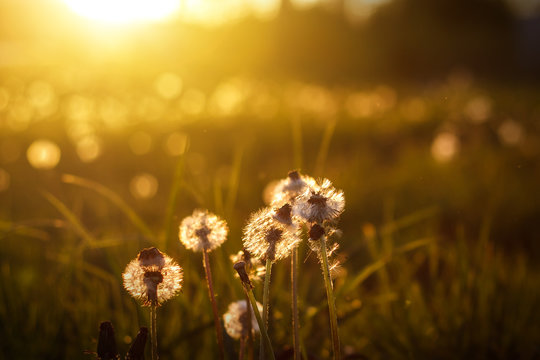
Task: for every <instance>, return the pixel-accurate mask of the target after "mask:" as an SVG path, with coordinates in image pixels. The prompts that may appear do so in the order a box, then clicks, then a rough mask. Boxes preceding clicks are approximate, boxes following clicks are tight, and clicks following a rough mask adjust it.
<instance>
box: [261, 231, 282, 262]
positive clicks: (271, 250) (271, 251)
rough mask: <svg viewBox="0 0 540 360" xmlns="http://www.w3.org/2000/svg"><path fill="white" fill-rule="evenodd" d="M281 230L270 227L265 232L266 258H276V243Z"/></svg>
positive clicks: (272, 259)
mask: <svg viewBox="0 0 540 360" xmlns="http://www.w3.org/2000/svg"><path fill="white" fill-rule="evenodd" d="M281 235H283V230H281V229H276V228H272V229H270V230H269V231H268V232H267V233H266V238H265V240H266V242H267V243H268V250H266V258H267V259H270V260H271V261H274V260H275V258H276V244H277V243H278V242H279V241H280V240H281Z"/></svg>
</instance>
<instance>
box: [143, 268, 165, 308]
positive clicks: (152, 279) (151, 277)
mask: <svg viewBox="0 0 540 360" xmlns="http://www.w3.org/2000/svg"><path fill="white" fill-rule="evenodd" d="M162 282H163V275H162V274H161V272H159V271H147V272H145V273H144V285H146V292H147V293H148V301H149V302H150V303H151V304H153V305H155V304H157V302H158V296H157V287H158V285H159V284H161V283H162Z"/></svg>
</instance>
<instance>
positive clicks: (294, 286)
mask: <svg viewBox="0 0 540 360" xmlns="http://www.w3.org/2000/svg"><path fill="white" fill-rule="evenodd" d="M297 272H298V249H297V248H295V249H293V251H292V255H291V302H292V327H293V346H294V359H295V360H301V359H302V357H301V355H300V322H299V317H298V274H297Z"/></svg>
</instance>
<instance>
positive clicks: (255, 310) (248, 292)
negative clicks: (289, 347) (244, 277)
mask: <svg viewBox="0 0 540 360" xmlns="http://www.w3.org/2000/svg"><path fill="white" fill-rule="evenodd" d="M244 290H245V291H246V295H247V296H248V298H249V302H250V303H251V308H252V309H253V313H254V314H255V319H256V320H257V324H259V330H260V331H261V337H262V342H264V344H265V349H266V351H267V353H268V354H270V359H271V360H275V356H274V350H273V349H272V344H271V343H270V338H269V337H268V332H267V331H266V327H265V326H264V322H263V319H262V318H261V313H260V312H259V308H258V307H257V301H256V300H255V296H254V295H253V290H251V289H249V288H247V287H246V286H245V285H244Z"/></svg>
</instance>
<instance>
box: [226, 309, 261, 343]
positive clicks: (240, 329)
mask: <svg viewBox="0 0 540 360" xmlns="http://www.w3.org/2000/svg"><path fill="white" fill-rule="evenodd" d="M257 307H258V308H259V312H262V311H263V307H262V305H261V304H259V303H257ZM247 308H248V306H247V301H246V300H240V301H236V302H233V303H231V304H229V308H228V310H227V312H226V313H225V314H223V323H224V325H225V331H227V334H228V335H229V336H230V337H232V338H233V339H237V340H238V339H240V338H242V337H246V336H248V335H249V329H251V330H252V332H253V333H257V332H259V324H257V320H256V318H255V314H254V313H253V309H252V308H251V306H250V307H249V309H250V311H251V326H249V325H250V324H249V322H248V318H249V316H248V312H247Z"/></svg>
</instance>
